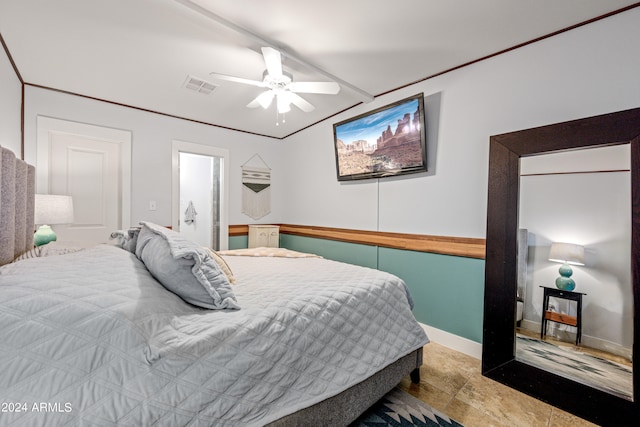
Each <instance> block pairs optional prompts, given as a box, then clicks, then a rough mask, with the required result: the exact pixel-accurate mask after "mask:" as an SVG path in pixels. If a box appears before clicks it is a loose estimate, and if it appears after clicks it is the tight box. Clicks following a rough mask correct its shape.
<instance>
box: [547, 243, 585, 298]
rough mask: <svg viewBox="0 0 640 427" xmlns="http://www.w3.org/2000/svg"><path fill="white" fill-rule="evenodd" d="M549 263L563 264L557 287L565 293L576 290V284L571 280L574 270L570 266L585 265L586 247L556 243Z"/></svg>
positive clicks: (550, 252)
mask: <svg viewBox="0 0 640 427" xmlns="http://www.w3.org/2000/svg"><path fill="white" fill-rule="evenodd" d="M549 261H554V262H561V263H562V265H561V266H560V269H559V270H558V271H559V272H560V277H558V278H557V279H556V287H557V288H558V289H562V290H565V291H572V290H574V289H575V287H576V282H575V281H574V280H573V279H572V278H571V275H572V274H573V270H571V266H570V265H569V264H572V265H584V247H583V246H580V245H576V244H573V243H558V242H554V243H552V244H551V250H550V251H549Z"/></svg>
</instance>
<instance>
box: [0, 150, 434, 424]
mask: <svg viewBox="0 0 640 427" xmlns="http://www.w3.org/2000/svg"><path fill="white" fill-rule="evenodd" d="M5 156H8V158H10V159H11V160H7V159H6V158H5ZM20 162H21V161H19V160H16V159H15V156H13V157H12V154H11V153H10V152H8V151H7V150H4V149H2V163H1V164H2V170H0V176H1V177H2V179H3V181H2V182H1V184H2V185H1V188H2V194H0V203H1V205H0V212H1V214H2V217H1V218H0V222H3V223H7V222H13V224H14V225H13V226H11V227H7V228H10V229H11V233H6V232H5V231H3V233H4V235H2V236H0V240H1V241H2V242H3V253H5V252H6V253H7V254H8V253H9V252H12V253H11V256H9V255H6V254H5V255H4V256H5V257H4V258H3V260H4V262H3V263H5V265H4V266H2V267H0V363H1V364H2V366H3V373H2V375H0V396H2V399H1V400H2V401H1V402H0V404H1V405H3V406H2V408H0V411H1V412H0V424H2V425H43V426H45V425H46V426H50V425H100V426H109V425H132V426H141V425H158V426H162V425H167V426H177V425H190V426H200V425H202V426H211V425H215V426H250V425H260V426H261V425H272V426H286V425H327V426H335V425H347V424H348V423H350V422H351V421H353V420H355V419H356V418H357V417H358V416H359V415H360V414H361V413H362V412H364V411H365V410H366V409H367V408H368V407H369V406H371V405H372V404H373V403H375V402H376V401H377V400H378V399H379V398H381V397H382V396H383V395H384V394H385V393H386V392H387V391H389V390H390V389H392V388H393V387H394V386H395V385H397V383H398V382H399V381H400V380H401V379H402V378H404V377H405V376H407V375H409V374H410V373H412V379H413V380H414V381H415V380H417V372H418V368H419V367H420V365H421V364H422V347H423V346H424V345H425V344H426V343H427V342H428V338H427V337H426V335H425V334H424V332H423V330H422V328H421V327H420V326H419V324H418V323H417V322H416V321H415V319H414V318H413V315H412V313H411V297H410V294H409V293H408V290H407V288H406V286H405V285H404V283H403V282H402V281H401V280H400V279H399V278H397V277H396V276H393V275H391V274H388V273H384V272H381V271H377V270H373V269H368V268H364V267H358V266H354V265H349V264H345V263H339V262H335V261H330V260H326V259H323V258H320V257H316V256H312V255H310V254H300V253H297V252H292V251H284V252H283V253H281V254H278V255H277V256H253V255H256V254H247V253H243V252H242V251H239V252H237V253H233V252H230V253H226V254H224V255H219V254H211V257H209V256H207V255H206V253H204V255H203V252H201V251H200V250H197V251H196V252H197V254H199V255H197V256H196V255H194V258H193V260H191V261H193V262H192V263H191V264H188V268H186V269H185V268H184V266H183V265H178V266H177V267H175V268H177V269H178V270H179V271H178V273H176V272H175V271H174V270H171V272H170V274H169V276H171V277H173V276H175V274H182V273H184V272H185V271H186V270H189V271H192V272H194V271H196V270H198V271H201V270H200V269H198V268H199V267H198V266H200V267H202V265H205V264H206V266H208V267H207V268H209V267H210V268H211V270H202V271H204V273H203V275H202V277H201V276H198V275H197V274H196V273H195V272H194V273H193V276H194V277H197V280H205V279H206V280H208V282H207V283H213V282H215V281H216V280H218V279H220V280H221V281H222V282H224V280H223V279H225V278H226V282H224V283H222V282H221V283H222V284H220V286H218V285H215V286H214V287H213V289H214V291H208V295H209V296H211V295H213V298H212V300H211V302H209V303H208V304H212V307H215V308H213V309H212V308H203V307H199V306H197V305H194V304H198V302H197V301H196V302H195V303H187V302H186V300H188V299H189V297H188V296H184V295H182V296H178V295H179V294H180V292H181V290H180V289H173V290H171V291H169V288H168V287H167V284H165V283H164V281H165V280H166V276H165V273H166V271H164V272H163V271H159V270H158V268H161V269H165V268H168V267H167V265H168V264H172V263H173V261H170V260H169V261H167V259H163V258H161V256H163V255H162V254H165V255H166V253H170V254H175V253H177V252H178V251H188V250H191V249H189V248H190V246H189V242H184V241H182V240H180V237H179V235H178V233H173V232H171V231H169V230H166V229H162V227H158V226H156V225H154V224H150V223H144V224H143V226H142V231H140V234H139V237H137V242H136V244H133V245H129V246H127V245H126V244H121V245H98V246H96V247H92V248H88V249H84V250H80V251H77V252H74V253H70V254H65V255H58V256H47V257H35V258H29V259H24V260H21V261H18V262H9V261H11V260H13V259H14V258H15V257H16V256H19V255H20V254H21V253H24V252H25V251H27V250H29V249H31V245H32V243H31V242H32V241H31V240H30V235H31V233H32V230H33V219H32V218H33V216H32V214H31V213H28V212H27V211H28V210H30V209H31V210H32V206H33V202H32V200H33V184H32V182H29V181H30V178H29V176H30V175H33V174H32V170H31V167H30V166H28V165H26V164H24V165H23V164H20V166H19V167H18V168H20V169H25V171H26V172H20V174H19V178H18V180H23V179H24V181H25V184H24V185H16V178H15V176H16V174H15V170H16V169H18V168H16V167H15V164H17V163H20ZM9 163H13V164H14V166H9V167H7V166H5V165H6V164H9ZM22 163H23V162H22ZM8 170H11V171H8ZM5 175H13V176H14V178H13V182H12V183H11V184H10V185H6V183H7V182H8V181H11V179H8V178H6V179H5ZM8 193H12V194H11V195H8ZM20 198H22V199H25V200H24V201H19V202H15V200H16V199H20ZM7 199H13V200H14V202H5V200H7ZM7 205H11V207H10V208H8V207H7ZM16 206H25V208H24V211H22V213H25V215H22V213H21V214H20V215H22V216H24V217H25V218H27V220H26V221H22V220H21V219H16V218H17V215H16V214H12V213H11V212H10V211H19V210H20V209H22V208H20V207H16ZM23 222H24V224H23ZM16 224H17V225H16ZM2 229H3V230H5V227H4V226H3V228H2ZM172 233H173V234H172ZM7 234H12V235H13V238H10V237H7ZM17 235H21V236H20V237H16V236H17ZM5 242H6V244H7V246H5ZM9 242H13V243H12V244H10V243H9ZM165 244H167V245H169V246H168V248H169V249H167V246H165ZM171 245H174V246H171ZM9 246H10V249H11V250H9V249H8V247H9ZM121 246H122V247H121ZM150 248H151V249H150ZM153 248H156V249H153ZM158 248H160V249H158ZM152 249H153V250H152ZM145 251H147V252H145ZM158 254H160V255H158ZM214 255H215V256H214ZM271 255H273V254H271ZM199 257H200V258H199ZM216 257H218V258H217V260H216ZM176 259H177V258H176ZM179 260H180V262H187V261H189V260H190V259H189V258H186V257H183V258H180V259H179ZM194 263H195V264H194ZM198 263H201V264H202V265H200V264H198ZM172 265H173V264H172ZM196 267H198V268H196ZM172 268H173V267H172ZM216 269H217V270H216ZM169 270H170V269H169ZM214 270H215V271H214ZM185 274H186V273H185ZM198 274H199V273H198ZM191 279H193V278H192V277H191V278H189V279H185V281H187V280H191ZM232 282H233V283H232ZM181 283H182V281H181ZM185 283H186V282H185ZM212 286H213V285H212ZM211 292H213V293H211ZM185 298H186V299H185ZM194 298H195V297H194Z"/></svg>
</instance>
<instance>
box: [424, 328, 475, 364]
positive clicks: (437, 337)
mask: <svg viewBox="0 0 640 427" xmlns="http://www.w3.org/2000/svg"><path fill="white" fill-rule="evenodd" d="M420 326H422V329H424V331H425V332H426V333H427V336H428V337H429V340H431V341H432V342H435V343H438V344H440V345H443V346H445V347H449V348H450V349H452V350H456V351H459V352H460V353H464V354H466V355H468V356H471V357H474V358H476V359H482V344H480V343H478V342H475V341H471V340H470V339H467V338H463V337H461V336H458V335H454V334H452V333H450V332H447V331H443V330H442V329H438V328H434V327H433V326H429V325H425V324H424V323H420Z"/></svg>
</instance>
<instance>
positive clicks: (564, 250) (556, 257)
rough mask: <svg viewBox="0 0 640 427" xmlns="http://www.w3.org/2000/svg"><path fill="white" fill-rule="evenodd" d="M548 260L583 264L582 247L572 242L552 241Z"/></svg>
mask: <svg viewBox="0 0 640 427" xmlns="http://www.w3.org/2000/svg"><path fill="white" fill-rule="evenodd" d="M549 261H555V262H562V263H566V264H573V265H584V247H583V246H580V245H576V244H573V243H558V242H554V243H552V244H551V250H550V251H549Z"/></svg>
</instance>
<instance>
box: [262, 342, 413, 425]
mask: <svg viewBox="0 0 640 427" xmlns="http://www.w3.org/2000/svg"><path fill="white" fill-rule="evenodd" d="M420 366H422V348H419V349H418V350H416V351H414V352H412V353H409V354H408V355H406V356H404V357H402V358H401V359H398V360H397V361H395V362H394V363H392V364H391V365H389V366H387V367H386V368H385V369H383V370H382V371H380V372H378V373H377V374H375V375H373V376H371V377H369V378H367V379H366V380H364V381H362V382H361V383H359V384H356V385H354V386H352V387H351V388H348V389H347V390H345V391H343V392H342V393H340V394H338V395H336V396H333V397H330V398H329V399H326V400H323V401H322V402H319V403H317V404H315V405H313V406H310V407H308V408H305V409H301V410H300V411H298V412H294V413H293V414H290V415H287V416H285V417H283V418H280V419H279V420H276V421H274V422H272V423H270V424H268V426H270V427H290V426H304V425H313V426H327V427H334V426H341V425H345V426H346V425H348V424H350V423H351V422H353V421H355V420H356V419H357V418H358V417H359V416H360V415H361V414H362V413H364V412H365V411H366V410H367V409H369V408H370V407H371V406H372V405H373V404H374V403H376V402H377V401H378V400H380V399H381V398H382V397H383V396H384V395H385V394H387V393H388V392H389V391H390V390H391V389H393V388H394V387H395V386H397V385H398V383H399V382H400V381H402V379H403V378H405V377H406V376H407V375H410V376H411V381H412V382H414V383H416V380H417V382H420Z"/></svg>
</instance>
